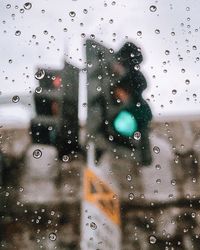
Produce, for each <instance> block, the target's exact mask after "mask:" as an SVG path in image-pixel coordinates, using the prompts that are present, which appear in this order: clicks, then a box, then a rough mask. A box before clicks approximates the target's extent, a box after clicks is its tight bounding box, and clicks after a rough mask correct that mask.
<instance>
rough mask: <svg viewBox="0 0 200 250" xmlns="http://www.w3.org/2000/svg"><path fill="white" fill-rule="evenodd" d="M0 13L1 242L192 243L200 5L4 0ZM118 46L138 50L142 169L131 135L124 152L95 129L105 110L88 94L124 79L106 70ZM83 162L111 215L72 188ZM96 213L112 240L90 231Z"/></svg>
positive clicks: (198, 151) (198, 148) (97, 227)
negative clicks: (143, 107) (144, 118)
mask: <svg viewBox="0 0 200 250" xmlns="http://www.w3.org/2000/svg"><path fill="white" fill-rule="evenodd" d="M0 10H1V17H0V19H1V21H0V32H1V38H0V54H1V62H0V72H1V74H0V82H1V84H0V215H1V219H0V224H1V227H0V228H1V229H0V245H1V248H2V249H10V250H11V249H20V250H21V249H40V248H41V249H96V248H98V247H99V249H105V250H106V249H124V250H125V249H126V250H129V249H130V250H132V249H142V250H143V249H144V250H146V249H188V250H189V249H199V237H200V236H199V235H200V232H199V223H200V221H199V196H200V195H199V159H200V140H199V134H200V123H199V119H200V118H199V113H200V106H199V96H200V89H199V87H198V82H199V47H200V44H199V43H200V42H199V41H200V35H199V17H198V16H199V10H200V3H198V2H197V1H196V2H194V1H192V0H183V1H181V2H180V1H178V0H174V1H173V2H169V1H164V0H157V1H148V2H147V1H144V0H140V1H139V0H137V1H128V0H123V1H121V0H118V1H110V0H109V1H100V0H96V1H92V0H90V1H89V0H86V1H80V0H74V1H73V0H70V1H69V0H65V1H63V0H60V1H59V2H58V3H55V1H51V0H40V1H38V0H35V1H34V2H22V1H14V0H13V1H11V2H9V1H2V2H1V3H0ZM87 41H90V42H89V43H87ZM126 43H133V44H134V45H135V46H136V47H137V49H138V51H140V52H141V54H142V56H143V61H142V62H141V63H138V64H137V65H136V66H137V69H136V68H134V70H135V71H137V72H141V74H142V76H144V78H145V79H146V83H147V88H144V89H143V90H144V91H142V92H141V94H140V100H144V101H145V103H147V104H148V106H149V108H150V110H151V112H152V116H153V118H152V120H151V119H150V120H151V121H148V125H146V126H147V127H149V129H148V132H147V135H146V137H149V138H150V139H149V140H150V146H149V147H150V148H149V152H148V153H149V154H150V155H151V158H152V161H151V163H149V164H147V166H143V164H141V161H142V160H141V159H140V158H138V157H139V156H138V154H140V153H138V152H140V150H139V149H138V148H139V147H140V146H139V147H138V146H137V143H136V145H135V144H134V143H133V144H134V147H135V154H134V156H133V155H132V153H133V152H132V151H133V150H132V148H131V149H130V147H128V148H127V146H125V147H124V144H123V145H121V144H120V143H121V142H119V143H118V145H116V144H113V143H112V140H113V139H112V138H114V137H112V138H111V137H109V139H108V138H107V140H104V139H103V138H104V137H105V138H106V136H107V135H105V134H106V133H109V132H108V131H106V132H105V131H103V129H102V128H101V129H99V128H98V129H97V127H98V123H99V124H102V123H103V122H104V123H105V121H107V118H108V117H103V115H102V113H100V111H99V110H98V108H97V107H96V106H95V105H94V104H93V100H97V102H98V104H100V103H101V101H98V100H100V99H98V98H99V96H106V94H107V95H109V91H110V88H109V89H108V87H106V86H109V87H110V86H112V83H113V82H114V85H115V83H116V82H117V80H119V79H120V80H121V79H122V78H123V77H124V75H123V74H122V75H121V76H120V77H122V78H119V79H118V78H117V77H116V78H112V74H113V72H114V67H113V66H112V65H118V64H121V61H120V60H121V57H122V55H121V54H120V51H121V49H122V48H123V46H124V44H126ZM97 51H100V52H102V54H103V56H102V57H101V56H99V55H97ZM102 58H103V59H102ZM119 58H120V59H119ZM91 61H92V64H91ZM102 62H103V63H102ZM102 65H103V66H102ZM102 67H103V70H102ZM124 68H125V69H126V67H125V66H124ZM95 70H97V72H96V71H95ZM128 70H130V69H128ZM119 71H120V70H119ZM94 72H95V73H94ZM128 72H129V71H128ZM114 73H116V72H114ZM118 73H119V72H118ZM126 74H127V75H129V73H127V72H126ZM119 75H120V74H119ZM110 79H111V80H110ZM112 79H114V80H112ZM112 81H113V82H112ZM107 82H109V84H107ZM65 83H66V84H65ZM99 86H100V87H101V88H102V89H103V91H101V90H98V87H99ZM66 88H67V89H66ZM42 89H43V90H45V91H46V92H44V91H43V92H42ZM99 91H100V92H101V95H99ZM41 92H42V94H41ZM50 92H51V93H50ZM49 93H50V94H49ZM60 93H64V94H60ZM65 93H67V94H65ZM40 94H41V95H40ZM40 98H41V99H40ZM48 98H49V99H48ZM106 98H108V99H106V100H108V103H107V104H106V105H107V106H108V107H109V106H110V111H112V108H113V109H114V106H112V105H113V104H112V103H111V97H106ZM41 100H42V101H41ZM44 100H45V101H44ZM48 100H51V101H52V102H50V104H49V103H48ZM55 100H56V101H55ZM54 101H55V103H54ZM56 102H57V104H56ZM48 105H49V107H50V108H48ZM100 106H101V105H100ZM115 109H116V110H117V108H115ZM93 111H95V112H99V113H98V117H101V119H100V120H98V118H97V119H96V118H95V116H92V115H91V116H90V114H92V113H95V112H93ZM139 113H141V112H139ZM93 115H94V114H93ZM46 116H48V117H50V119H49V118H48V119H49V120H48V119H47V117H46ZM109 119H111V116H109ZM109 119H108V120H109ZM136 120H137V119H136ZM42 126H43V127H44V130H43V129H41V130H40V128H41V127H42ZM92 126H93V127H95V128H93V127H92ZM66 128H67V129H66ZM95 129H96V130H95ZM47 131H48V132H47ZM49 131H50V132H49ZM51 131H53V132H51ZM57 131H58V132H57ZM92 133H93V135H94V137H92V136H91V135H92ZM94 138H95V139H94ZM134 139H135V136H134ZM135 140H137V139H135ZM138 140H140V138H139V139H138ZM123 143H124V142H123ZM125 144H126V145H127V143H126V142H125ZM139 145H140V142H139ZM93 147H94V148H93ZM107 156H109V157H108V158H107ZM93 165H94V166H96V167H97V168H98V169H100V170H98V171H96V169H95V167H94V166H93ZM107 165H108V166H107ZM86 166H88V167H89V168H91V167H92V166H93V168H92V169H93V170H92V171H94V174H95V175H97V177H98V178H100V181H101V180H104V181H105V183H107V186H106V185H105V187H106V188H108V189H109V190H110V191H109V192H110V197H111V194H112V198H108V199H111V200H112V201H113V200H117V201H118V202H119V204H118V203H116V204H115V203H114V205H113V213H114V216H116V217H121V219H120V221H121V222H120V223H117V224H116V223H115V222H114V223H113V221H112V220H111V222H108V221H110V218H111V217H112V216H111V215H110V217H109V216H107V215H108V214H109V212H105V211H108V210H106V209H107V208H108V207H109V206H108V205H104V208H103V207H101V206H100V205H97V203H96V202H97V201H96V198H91V199H90V198H88V197H90V196H87V195H86V196H84V192H85V191H84V190H85V186H87V185H86V184H84V183H87V181H88V183H90V179H88V180H87V178H86V177H85V174H84V173H85V169H86ZM95 178H96V177H94V179H95ZM95 185H96V184H95ZM106 188H105V189H106ZM97 189H98V188H97ZM111 190H112V192H111ZM98 192H100V191H98ZM100 193H101V192H100ZM105 193H106V192H105ZM105 193H103V191H102V194H101V195H102V196H100V197H101V199H104V197H105ZM115 193H116V194H115ZM91 197H92V196H91ZM113 197H114V198H113ZM116 197H117V198H116ZM91 204H93V205H94V206H93V205H91ZM117 204H118V205H119V206H120V211H118V210H115V209H116V207H117V206H118V205H117ZM95 209H96V210H95ZM98 209H100V211H101V212H99V210H98ZM86 210H88V211H90V212H89V213H90V214H89V215H88V216H85V212H84V211H86ZM101 213H102V214H103V215H101ZM97 214H100V215H98V216H99V217H98V216H97ZM101 216H102V217H101ZM86 217H87V218H86ZM89 217H91V218H92V219H90V218H89ZM107 217H108V218H107ZM88 218H89V222H88ZM102 218H103V219H102ZM104 220H105V221H106V222H105V223H107V224H108V229H109V230H110V232H112V234H113V239H114V238H115V239H116V242H117V243H116V246H115V245H114V246H113V245H112V244H111V243H109V242H111V241H112V240H111V239H109V238H106V236H105V235H103V234H102V231H103V229H102V228H103V226H102V224H101V222H100V221H104ZM112 223H113V224H112ZM88 225H89V226H88ZM88 228H89V229H88ZM108 235H109V234H108ZM92 238H93V239H92ZM91 239H92V240H91ZM91 241H92V242H93V243H91ZM85 242H86V243H87V245H86V244H85ZM99 242H100V243H99Z"/></svg>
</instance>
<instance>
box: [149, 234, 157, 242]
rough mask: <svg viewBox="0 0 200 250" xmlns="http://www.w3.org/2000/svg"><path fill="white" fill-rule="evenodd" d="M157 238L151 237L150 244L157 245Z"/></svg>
mask: <svg viewBox="0 0 200 250" xmlns="http://www.w3.org/2000/svg"><path fill="white" fill-rule="evenodd" d="M156 240H157V239H156V237H155V236H154V235H151V236H150V237H149V242H150V244H155V243H156Z"/></svg>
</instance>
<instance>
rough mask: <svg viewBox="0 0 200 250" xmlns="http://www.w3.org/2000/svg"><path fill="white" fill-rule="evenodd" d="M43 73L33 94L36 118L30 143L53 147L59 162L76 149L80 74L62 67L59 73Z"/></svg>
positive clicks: (75, 69) (70, 67) (32, 125)
mask: <svg viewBox="0 0 200 250" xmlns="http://www.w3.org/2000/svg"><path fill="white" fill-rule="evenodd" d="M40 71H41V70H40ZM42 71H43V72H45V73H44V76H43V77H42V78H41V79H39V86H38V87H37V88H36V90H35V93H34V100H35V109H36V113H37V116H36V117H35V118H34V119H32V121H31V136H32V141H33V143H39V144H48V145H53V146H55V147H56V148H57V149H58V154H59V158H62V156H63V155H65V154H71V153H75V152H77V151H78V149H79V144H78V133H79V125H78V80H79V70H78V69H77V68H75V67H74V66H72V65H70V64H67V63H65V66H64V68H63V69H62V70H43V69H42Z"/></svg>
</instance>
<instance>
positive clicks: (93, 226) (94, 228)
mask: <svg viewBox="0 0 200 250" xmlns="http://www.w3.org/2000/svg"><path fill="white" fill-rule="evenodd" d="M90 228H91V229H92V230H96V229H97V225H96V223H94V222H91V223H90Z"/></svg>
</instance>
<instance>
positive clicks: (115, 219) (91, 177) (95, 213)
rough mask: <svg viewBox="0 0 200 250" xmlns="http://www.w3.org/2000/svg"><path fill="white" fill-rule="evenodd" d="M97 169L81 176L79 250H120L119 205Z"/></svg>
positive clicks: (89, 169)
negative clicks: (81, 196)
mask: <svg viewBox="0 0 200 250" xmlns="http://www.w3.org/2000/svg"><path fill="white" fill-rule="evenodd" d="M102 170H103V169H101V170H100V169H99V167H96V170H95V167H93V168H86V169H85V170H84V175H83V202H82V228H81V231H82V232H81V234H82V241H81V249H82V250H90V249H91V250H94V249H99V250H100V249H102V250H120V249H121V246H120V245H121V230H120V205H119V198H118V195H117V193H116V190H115V189H114V188H113V185H112V184H113V183H112V181H111V182H110V181H108V179H106V178H104V176H103V175H104V174H105V172H104V171H102Z"/></svg>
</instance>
